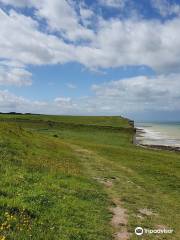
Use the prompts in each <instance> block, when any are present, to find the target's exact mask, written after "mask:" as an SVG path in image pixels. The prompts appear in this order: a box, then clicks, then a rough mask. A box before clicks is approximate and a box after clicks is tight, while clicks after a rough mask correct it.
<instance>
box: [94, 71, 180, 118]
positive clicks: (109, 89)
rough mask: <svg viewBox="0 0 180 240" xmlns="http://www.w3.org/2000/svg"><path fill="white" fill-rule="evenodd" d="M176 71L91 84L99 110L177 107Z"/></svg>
mask: <svg viewBox="0 0 180 240" xmlns="http://www.w3.org/2000/svg"><path fill="white" fill-rule="evenodd" d="M179 80H180V74H170V75H159V76H154V77H146V76H139V77H134V78H129V79H123V80H118V81H111V82H109V83H104V84H101V85H94V86H93V87H92V89H93V91H94V92H95V95H96V97H95V98H94V99H95V101H96V105H98V106H99V109H101V108H103V109H104V107H106V108H107V111H109V109H110V111H111V112H115V113H118V112H119V113H130V112H136V113H137V112H141V111H147V110H151V111H152V110H153V111H155V110H158V111H161V110H163V111H164V110H166V111H167V110H170V111H179V110H180V92H179V89H180V81H179Z"/></svg>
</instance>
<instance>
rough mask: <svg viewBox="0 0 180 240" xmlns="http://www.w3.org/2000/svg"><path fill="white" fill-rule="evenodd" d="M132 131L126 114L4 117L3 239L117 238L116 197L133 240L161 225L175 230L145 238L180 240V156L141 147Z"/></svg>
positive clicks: (0, 136)
mask: <svg viewBox="0 0 180 240" xmlns="http://www.w3.org/2000/svg"><path fill="white" fill-rule="evenodd" d="M133 134H134V131H133V128H132V126H131V125H130V124H129V122H128V120H127V119H123V118H119V117H73V116H43V115H0V152H1V155H0V174H1V179H0V182H1V188H0V239H1V240H2V239H3V240H4V239H7V240H10V239H12V240H16V239H18V240H21V239H23V240H26V239H34V240H35V239H36V240H37V239H51V240H52V239H53V240H56V239H58V240H76V239H77V240H111V239H113V238H112V236H113V231H114V229H113V228H112V226H111V225H110V220H111V217H112V214H111V213H110V211H109V208H110V207H111V206H112V205H113V202H112V199H113V198H116V199H120V200H121V202H122V205H123V207H124V208H126V209H127V213H128V231H129V232H130V233H131V239H132V240H136V239H139V237H137V236H136V235H135V234H134V229H135V227H137V226H142V227H145V228H152V229H156V228H158V226H159V225H163V226H166V227H167V228H171V229H174V233H173V234H172V235H168V234H163V235H160V234H159V235H158V234H157V235H154V234H153V235H144V236H143V239H145V240H146V239H168V240H169V239H172V240H179V238H180V231H179V224H180V220H179V219H180V216H179V212H180V206H179V201H178V199H179V183H180V181H179V178H180V177H179V176H180V154H179V153H173V152H168V151H160V150H150V149H143V148H140V147H137V146H134V145H133V144H132V138H133ZM97 178H98V179H110V180H112V182H113V185H112V187H111V188H107V187H105V186H104V185H103V184H101V183H99V182H98V181H97ZM141 209H148V210H150V211H151V212H152V213H153V214H151V215H146V214H144V215H142V216H140V215H141V214H140V211H141Z"/></svg>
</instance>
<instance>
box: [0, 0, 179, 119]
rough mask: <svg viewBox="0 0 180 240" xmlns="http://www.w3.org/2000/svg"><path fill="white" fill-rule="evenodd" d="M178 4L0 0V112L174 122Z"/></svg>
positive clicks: (131, 0) (176, 109)
mask: <svg viewBox="0 0 180 240" xmlns="http://www.w3.org/2000/svg"><path fill="white" fill-rule="evenodd" d="M179 70H180V3H179V1H175V0H174V1H168V0H136V1H134V0H79V1H78V0H61V1H59V0H40V1H35V0H0V111H2V112H9V111H18V112H33V113H46V114H76V115H123V116H127V117H130V118H133V119H135V120H164V119H167V120H179V119H180V91H179V89H180V71H179Z"/></svg>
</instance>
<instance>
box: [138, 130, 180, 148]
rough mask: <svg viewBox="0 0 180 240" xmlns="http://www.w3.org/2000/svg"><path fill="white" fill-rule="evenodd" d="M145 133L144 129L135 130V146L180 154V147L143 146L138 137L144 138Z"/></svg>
mask: <svg viewBox="0 0 180 240" xmlns="http://www.w3.org/2000/svg"><path fill="white" fill-rule="evenodd" d="M144 133H145V131H144V130H143V129H142V128H135V134H134V137H133V144H134V145H136V146H140V147H142V148H149V149H156V150H167V151H171V152H180V147H176V146H168V145H155V144H143V143H141V141H140V140H139V139H137V137H142V135H143V134H144Z"/></svg>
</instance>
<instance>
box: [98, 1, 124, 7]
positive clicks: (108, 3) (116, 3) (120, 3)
mask: <svg viewBox="0 0 180 240" xmlns="http://www.w3.org/2000/svg"><path fill="white" fill-rule="evenodd" d="M99 2H100V3H101V4H102V5H104V6H107V7H113V8H124V7H125V4H126V2H127V0H99Z"/></svg>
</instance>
